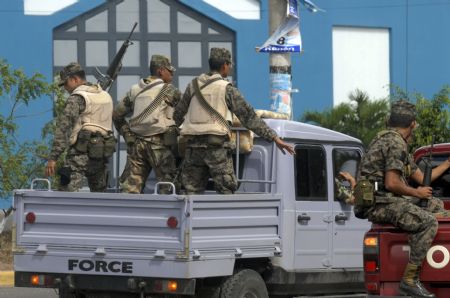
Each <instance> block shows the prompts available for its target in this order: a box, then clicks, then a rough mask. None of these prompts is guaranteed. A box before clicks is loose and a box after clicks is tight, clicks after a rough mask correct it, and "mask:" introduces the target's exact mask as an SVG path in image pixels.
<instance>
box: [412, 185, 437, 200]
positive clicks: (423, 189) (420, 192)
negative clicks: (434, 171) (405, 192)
mask: <svg viewBox="0 0 450 298" xmlns="http://www.w3.org/2000/svg"><path fill="white" fill-rule="evenodd" d="M416 190H417V197H418V198H420V199H429V198H431V197H432V195H433V188H431V187H429V186H419V187H418V188H417V189H416Z"/></svg>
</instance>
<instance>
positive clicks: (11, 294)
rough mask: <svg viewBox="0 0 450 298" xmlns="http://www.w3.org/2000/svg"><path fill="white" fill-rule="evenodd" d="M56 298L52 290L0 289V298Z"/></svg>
mask: <svg viewBox="0 0 450 298" xmlns="http://www.w3.org/2000/svg"><path fill="white" fill-rule="evenodd" d="M31 297H33V298H58V295H57V294H56V291H55V290H54V289H29V288H0V298H31Z"/></svg>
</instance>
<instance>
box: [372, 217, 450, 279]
mask: <svg viewBox="0 0 450 298" xmlns="http://www.w3.org/2000/svg"><path fill="white" fill-rule="evenodd" d="M380 247H381V249H380V274H379V276H380V277H381V278H382V280H383V281H396V282H398V281H399V280H400V279H401V276H402V274H403V271H404V268H405V266H406V264H407V262H408V258H409V245H408V240H407V235H406V234H405V233H402V232H401V231H400V230H398V229H395V228H393V227H386V228H384V229H383V231H382V233H380ZM449 252H450V219H439V229H438V233H437V235H436V237H435V239H434V241H433V244H432V246H431V248H430V249H429V250H428V253H427V257H426V259H425V261H424V263H423V269H422V274H421V280H422V281H424V282H426V281H428V282H433V283H439V282H445V283H449V282H450V253H449ZM393 265H394V266H393Z"/></svg>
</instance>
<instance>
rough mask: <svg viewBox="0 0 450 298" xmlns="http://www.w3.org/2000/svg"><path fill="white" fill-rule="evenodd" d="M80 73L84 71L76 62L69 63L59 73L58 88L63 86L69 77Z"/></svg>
mask: <svg viewBox="0 0 450 298" xmlns="http://www.w3.org/2000/svg"><path fill="white" fill-rule="evenodd" d="M82 72H84V70H83V68H82V67H81V65H80V64H79V63H78V62H71V63H69V64H68V65H67V66H66V67H64V68H63V70H61V71H60V72H59V79H60V80H59V83H58V86H60V87H61V86H63V85H64V84H65V83H66V81H67V79H68V78H69V77H70V76H72V75H75V74H80V73H82Z"/></svg>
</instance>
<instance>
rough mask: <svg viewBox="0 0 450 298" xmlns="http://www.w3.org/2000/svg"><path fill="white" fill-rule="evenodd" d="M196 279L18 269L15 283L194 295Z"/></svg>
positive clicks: (74, 289)
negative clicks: (21, 270) (56, 272)
mask: <svg viewBox="0 0 450 298" xmlns="http://www.w3.org/2000/svg"><path fill="white" fill-rule="evenodd" d="M195 283H196V280H195V279H163V278H148V277H138V276H103V275H81V274H55V273H42V272H39V273H33V272H20V271H16V272H15V275H14V285H15V286H16V287H30V288H59V289H65V290H67V291H70V292H82V291H106V292H122V293H145V294H178V295H194V294H195Z"/></svg>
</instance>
